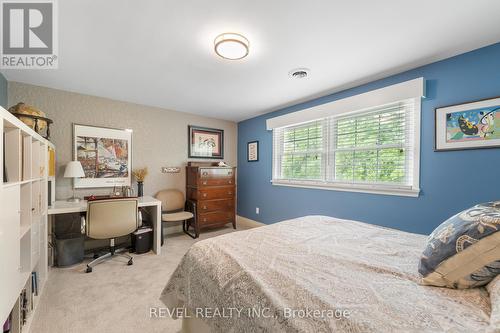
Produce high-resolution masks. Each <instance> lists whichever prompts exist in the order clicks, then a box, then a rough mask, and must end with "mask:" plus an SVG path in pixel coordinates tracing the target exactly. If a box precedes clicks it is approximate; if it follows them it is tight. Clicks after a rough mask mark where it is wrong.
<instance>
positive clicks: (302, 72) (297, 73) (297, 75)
mask: <svg viewBox="0 0 500 333" xmlns="http://www.w3.org/2000/svg"><path fill="white" fill-rule="evenodd" d="M310 72H311V70H310V69H308V68H295V69H292V70H291V71H290V72H288V76H290V77H291V78H292V79H305V78H306V77H307V76H309V73H310Z"/></svg>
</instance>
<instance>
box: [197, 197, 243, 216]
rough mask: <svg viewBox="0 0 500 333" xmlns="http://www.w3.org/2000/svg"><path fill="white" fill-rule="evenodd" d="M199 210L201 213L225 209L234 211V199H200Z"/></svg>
mask: <svg viewBox="0 0 500 333" xmlns="http://www.w3.org/2000/svg"><path fill="white" fill-rule="evenodd" d="M197 208H198V212H199V213H200V214H203V213H207V212H214V211H218V210H223V211H231V212H232V211H233V210H234V199H224V200H209V201H205V200H201V201H198V207H197Z"/></svg>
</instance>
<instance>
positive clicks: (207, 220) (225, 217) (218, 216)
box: [198, 211, 234, 226]
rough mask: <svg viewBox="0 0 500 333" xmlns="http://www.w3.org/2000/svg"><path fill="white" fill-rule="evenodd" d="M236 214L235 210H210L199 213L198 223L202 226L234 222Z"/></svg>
mask: <svg viewBox="0 0 500 333" xmlns="http://www.w3.org/2000/svg"><path fill="white" fill-rule="evenodd" d="M233 220H234V214H233V212H221V211H218V212H210V213H205V214H198V223H199V224H200V225H201V226H209V225H224V224H226V223H230V222H233Z"/></svg>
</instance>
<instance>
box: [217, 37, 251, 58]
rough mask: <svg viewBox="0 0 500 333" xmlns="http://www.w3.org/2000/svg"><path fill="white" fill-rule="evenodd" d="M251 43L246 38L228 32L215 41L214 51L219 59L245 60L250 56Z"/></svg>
mask: <svg viewBox="0 0 500 333" xmlns="http://www.w3.org/2000/svg"><path fill="white" fill-rule="evenodd" d="M249 47H250V42H249V41H248V39H246V38H245V36H242V35H240V34H236V33H232V32H226V33H223V34H220V35H219V36H217V37H216V38H215V40H214V50H215V53H217V55H218V56H219V57H222V58H224V59H229V60H238V59H243V58H245V57H246V56H247V55H248V52H249Z"/></svg>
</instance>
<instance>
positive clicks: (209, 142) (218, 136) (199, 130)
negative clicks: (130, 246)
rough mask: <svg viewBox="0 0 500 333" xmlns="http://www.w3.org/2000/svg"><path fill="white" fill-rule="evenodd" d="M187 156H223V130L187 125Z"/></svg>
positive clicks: (217, 157)
mask: <svg viewBox="0 0 500 333" xmlns="http://www.w3.org/2000/svg"><path fill="white" fill-rule="evenodd" d="M188 150H189V153H188V157H189V158H212V159H223V158H224V130H221V129H214V128H206V127H198V126H191V125H190V126H188Z"/></svg>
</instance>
